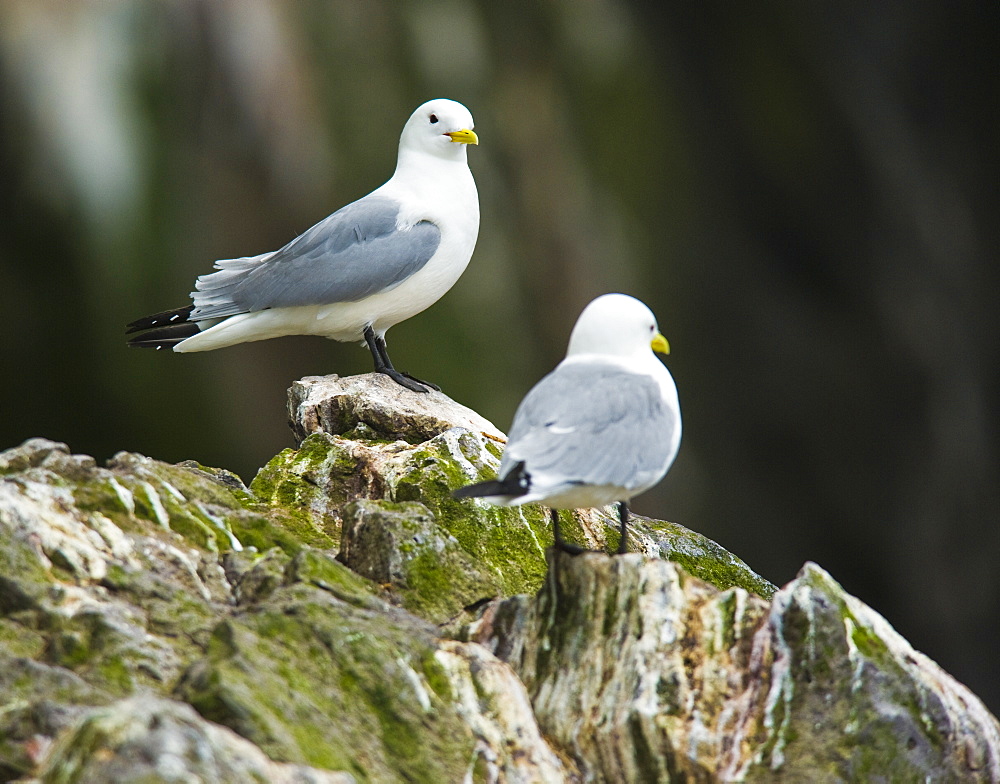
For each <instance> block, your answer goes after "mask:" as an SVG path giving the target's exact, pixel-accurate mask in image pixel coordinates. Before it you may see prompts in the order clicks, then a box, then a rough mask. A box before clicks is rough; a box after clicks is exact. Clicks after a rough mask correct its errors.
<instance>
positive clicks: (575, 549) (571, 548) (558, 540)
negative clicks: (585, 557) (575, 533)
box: [549, 509, 587, 555]
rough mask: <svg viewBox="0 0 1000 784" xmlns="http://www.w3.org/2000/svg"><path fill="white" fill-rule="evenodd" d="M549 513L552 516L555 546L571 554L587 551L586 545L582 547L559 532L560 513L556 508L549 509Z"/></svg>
mask: <svg viewBox="0 0 1000 784" xmlns="http://www.w3.org/2000/svg"><path fill="white" fill-rule="evenodd" d="M549 514H550V515H551V516H552V536H553V538H554V539H555V543H554V544H555V548H556V549H557V550H562V551H563V552H564V553H569V554H570V555H579V554H580V553H585V552H587V548H586V547H580V545H578V544H573V543H572V542H567V541H566V540H565V539H563V538H562V535H561V534H560V533H559V513H558V512H557V511H556V510H555V509H549Z"/></svg>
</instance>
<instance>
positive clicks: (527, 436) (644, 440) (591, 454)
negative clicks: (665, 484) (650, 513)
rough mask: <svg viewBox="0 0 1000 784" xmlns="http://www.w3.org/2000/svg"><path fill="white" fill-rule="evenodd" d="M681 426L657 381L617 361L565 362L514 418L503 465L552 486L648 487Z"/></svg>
mask: <svg viewBox="0 0 1000 784" xmlns="http://www.w3.org/2000/svg"><path fill="white" fill-rule="evenodd" d="M679 425H680V421H679V417H678V416H677V413H676V411H674V410H671V408H670V407H669V406H667V405H666V403H665V402H664V400H663V396H662V394H661V391H660V386H659V384H657V382H656V380H655V379H654V378H653V377H651V376H648V375H646V374H643V373H630V372H628V371H626V370H624V369H623V368H622V367H621V366H620V365H617V364H615V363H612V362H587V363H586V364H582V363H581V364H579V365H574V364H569V365H560V366H559V367H558V368H556V369H555V370H554V371H553V372H552V373H550V374H549V375H547V376H546V377H545V378H543V379H542V380H541V381H539V382H538V384H536V385H535V387H534V388H533V389H532V390H531V391H530V392H529V393H528V394H527V396H526V397H525V398H524V400H523V401H521V405H520V406H519V407H518V409H517V413H516V414H515V415H514V423H513V425H512V426H511V430H510V435H509V436H508V439H507V449H506V450H505V451H504V455H503V459H502V460H501V464H500V471H499V475H500V476H501V477H504V476H506V475H507V473H508V472H509V471H510V470H511V469H512V468H513V467H514V466H515V465H516V464H517V463H518V462H520V461H524V462H525V470H526V471H527V472H528V473H529V474H531V475H532V476H535V477H537V476H539V475H543V474H544V475H546V477H547V478H548V479H549V481H553V480H555V479H556V478H559V480H561V481H566V482H573V483H583V484H592V485H617V486H619V487H624V488H628V489H634V488H644V487H648V486H649V485H651V484H653V483H655V482H656V481H658V480H659V479H660V477H661V476H662V475H663V473H664V472H665V471H666V469H667V468H668V467H669V465H670V462H671V461H672V460H673V457H674V454H673V452H674V451H675V444H674V434H675V431H676V429H677V428H678V427H679Z"/></svg>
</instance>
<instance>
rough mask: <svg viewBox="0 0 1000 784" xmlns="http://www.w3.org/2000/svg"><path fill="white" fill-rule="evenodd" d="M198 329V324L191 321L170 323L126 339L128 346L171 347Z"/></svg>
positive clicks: (195, 333)
mask: <svg viewBox="0 0 1000 784" xmlns="http://www.w3.org/2000/svg"><path fill="white" fill-rule="evenodd" d="M200 331H201V330H199V329H198V325H197V324H195V323H192V322H182V323H180V324H170V325H169V326H166V327H160V328H159V329H151V330H149V331H148V332H143V333H142V334H141V335H136V336H135V337H134V338H131V339H130V340H129V341H128V346H129V348H172V347H173V346H176V345H177V344H178V343H180V342H181V341H182V340H187V339H188V338H189V337H191V336H192V335H197V334H198V333H199V332H200Z"/></svg>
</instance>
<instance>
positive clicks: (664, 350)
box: [649, 332, 670, 354]
mask: <svg viewBox="0 0 1000 784" xmlns="http://www.w3.org/2000/svg"><path fill="white" fill-rule="evenodd" d="M649 345H650V346H651V347H652V349H653V351H655V352H656V353H657V354H669V353H670V344H669V343H667V339H666V338H665V337H663V335H661V334H660V333H659V332H657V333H656V335H654V336H653V340H652V341H651V342H650V344H649Z"/></svg>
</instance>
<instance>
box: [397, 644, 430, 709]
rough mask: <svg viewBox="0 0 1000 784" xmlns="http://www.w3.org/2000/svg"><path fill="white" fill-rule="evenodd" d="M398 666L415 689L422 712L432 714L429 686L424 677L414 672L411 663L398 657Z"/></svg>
mask: <svg viewBox="0 0 1000 784" xmlns="http://www.w3.org/2000/svg"><path fill="white" fill-rule="evenodd" d="M396 666H398V667H399V670H400V672H402V673H403V677H404V678H406V680H407V682H408V683H409V684H410V687H411V688H412V689H413V693H414V694H415V695H416V697H417V703H418V704H419V705H420V708H421V710H423V712H424V713H430V710H431V695H430V692H429V691H428V689H427V685H426V684H425V683H424V679H423V677H422V676H421V675H420V674H418V673H417V671H416V670H414V669H413V668H412V667H411V666H410V664H409V662H407V661H405V660H404V659H403V658H402V657H400V656H397V657H396Z"/></svg>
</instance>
